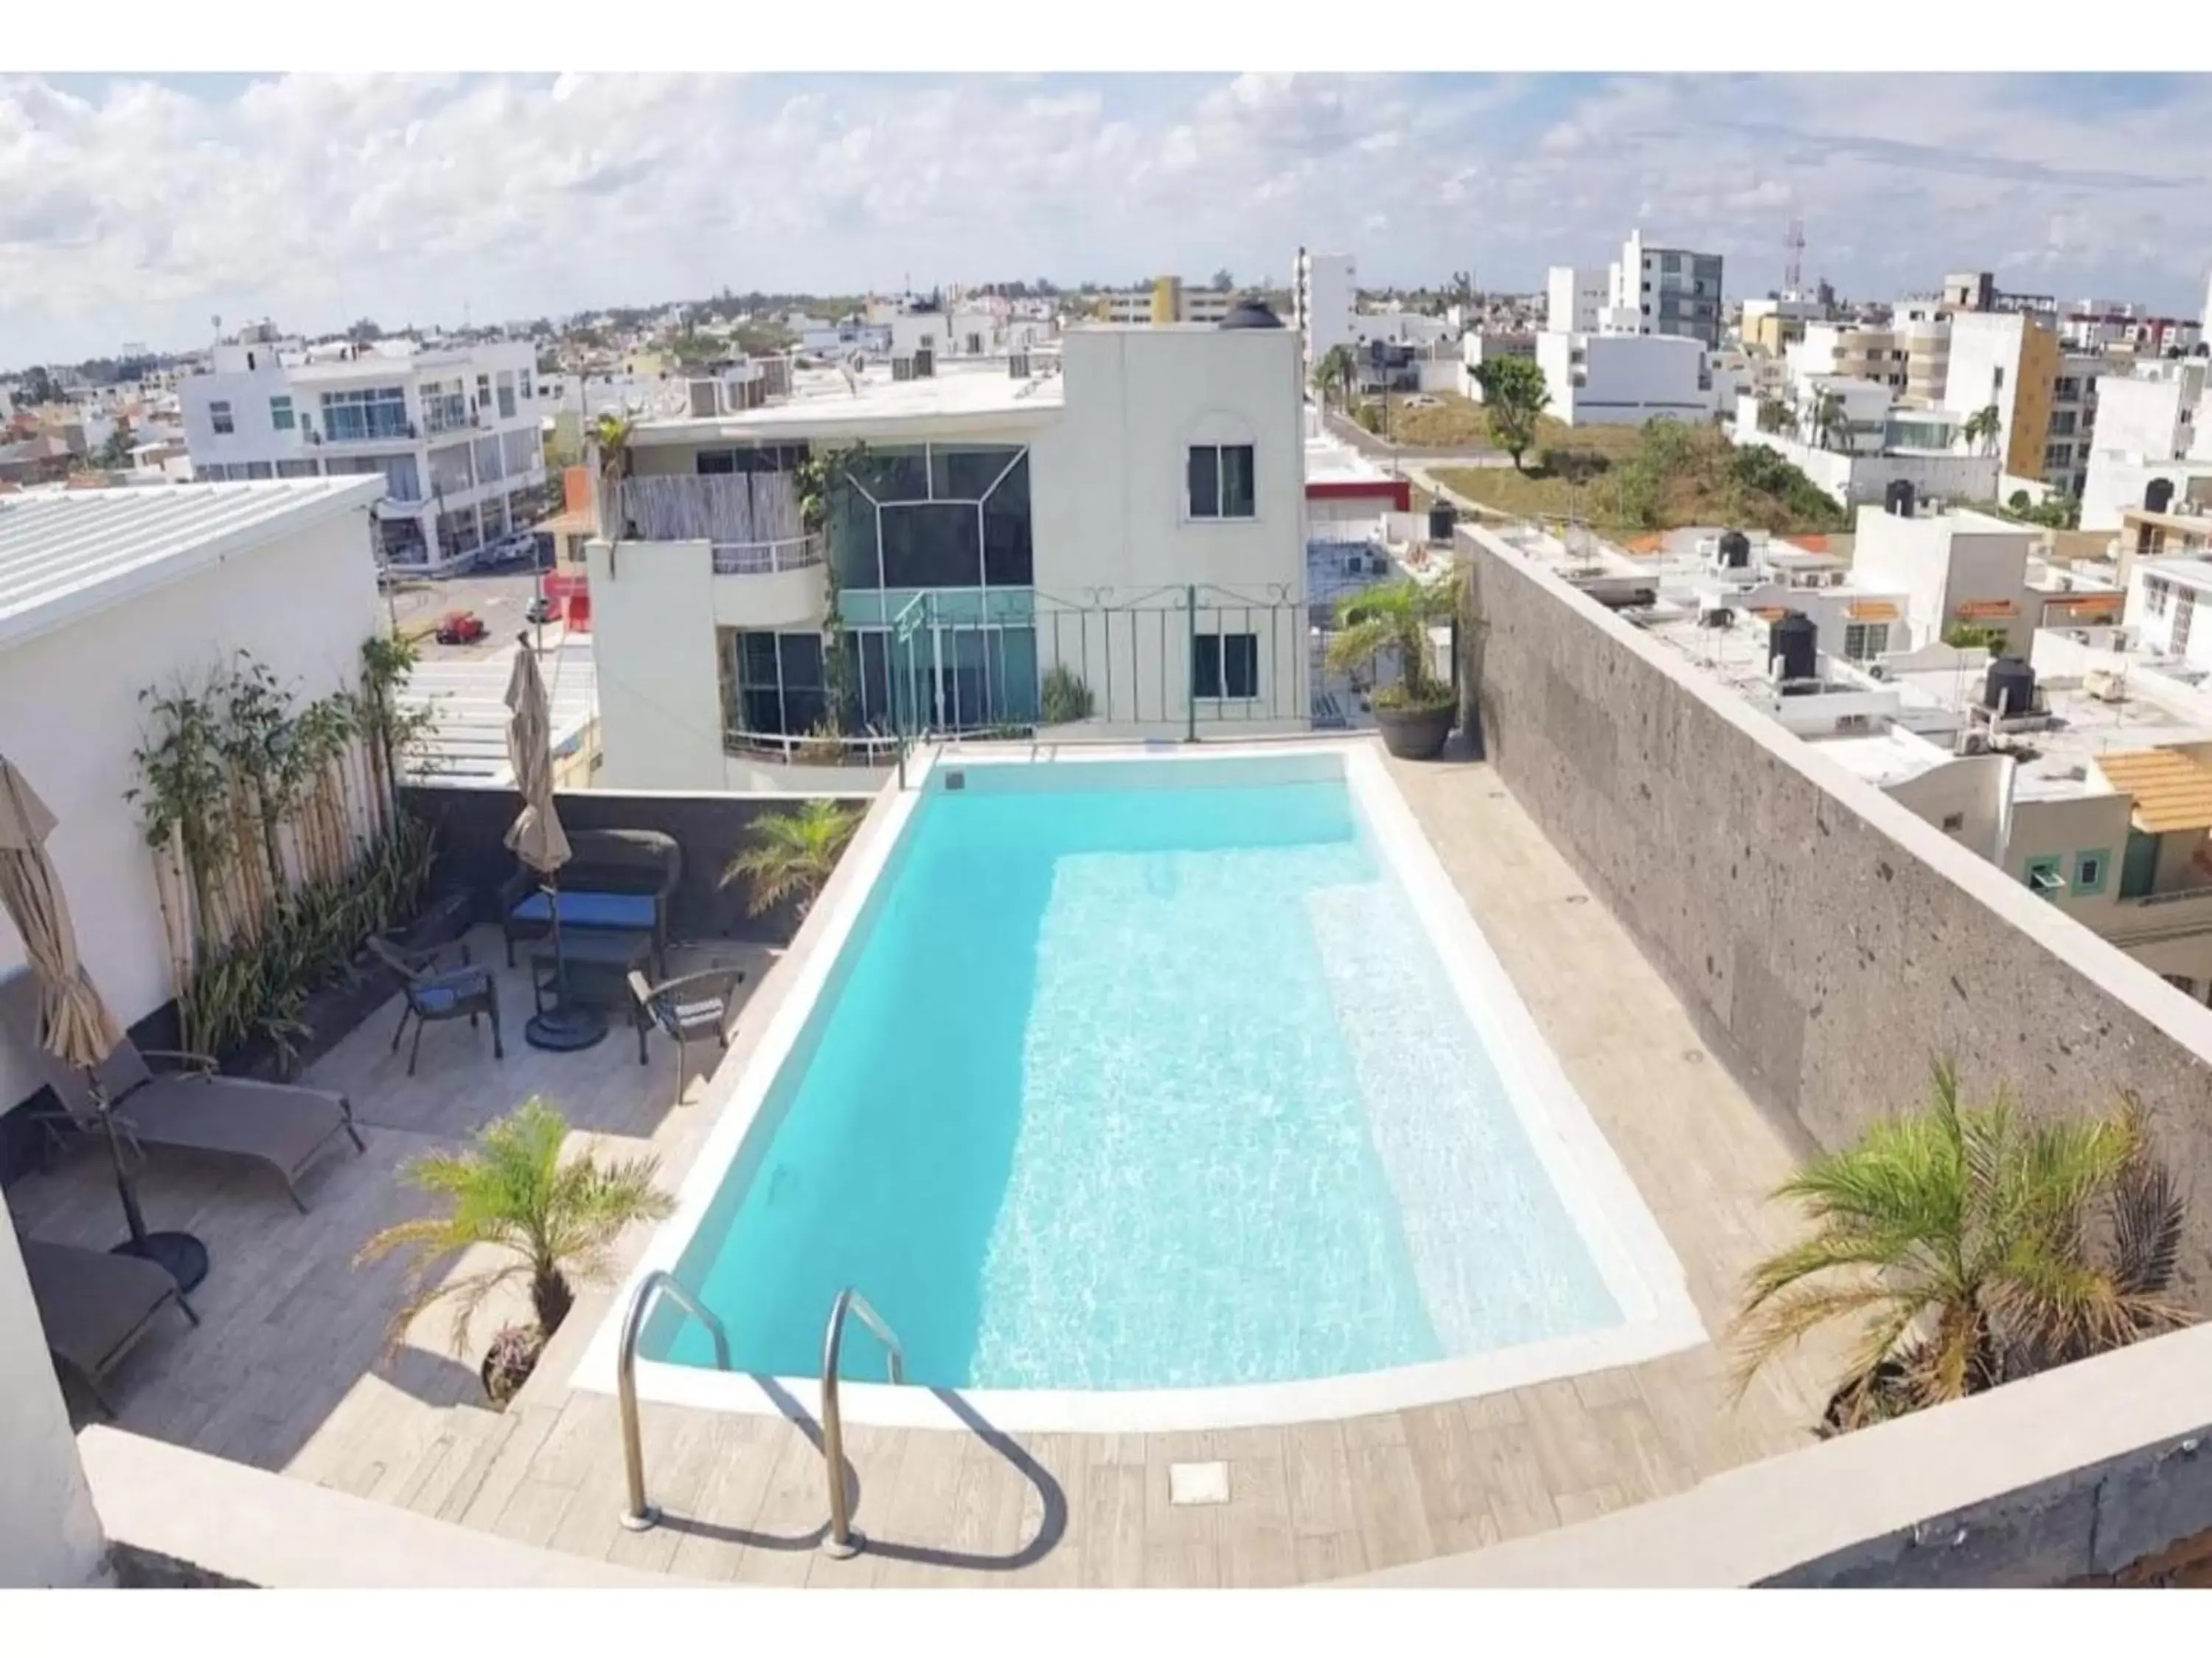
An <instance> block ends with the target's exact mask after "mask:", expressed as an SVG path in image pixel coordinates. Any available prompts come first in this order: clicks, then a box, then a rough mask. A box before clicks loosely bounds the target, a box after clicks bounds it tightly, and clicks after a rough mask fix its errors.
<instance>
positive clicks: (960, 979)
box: [643, 755, 1622, 1389]
mask: <svg viewBox="0 0 2212 1658" xmlns="http://www.w3.org/2000/svg"><path fill="white" fill-rule="evenodd" d="M963 778H964V781H963V787H962V789H960V790H959V792H957V793H951V792H945V791H944V790H943V789H942V787H941V785H942V783H943V782H944V773H943V772H942V771H939V774H938V775H937V776H935V777H933V779H932V783H931V788H930V790H929V792H928V793H927V794H926V795H924V797H923V798H922V800H921V803H920V805H919V807H918V809H917V810H916V812H915V815H914V817H913V818H912V820H910V821H909V822H908V824H907V826H906V828H905V831H904V833H903V835H902V839H901V842H900V844H899V845H898V846H897V847H896V849H895V850H894V851H893V853H892V855H891V859H890V863H888V864H887V866H886V867H885V869H884V873H883V875H882V876H881V878H880V879H879V880H878V881H877V883H876V885H875V887H874V889H873V891H872V893H871V895H870V899H869V901H868V905H867V907H866V910H865V911H863V913H862V915H861V917H860V920H859V922H858V923H857V925H856V926H855V928H854V932H853V934H852V936H850V938H849V939H848V941H847V942H846V945H845V948H844V949H843V951H842V954H841V956H840V959H839V960H838V963H837V965H836V970H835V971H834V972H833V973H832V975H831V977H830V979H829V983H828V984H827V986H826V987H825V990H824V992H823V997H822V998H821V1001H820V1002H819V1003H817V1007H816V1009H815V1010H814V1013H813V1015H812V1016H811V1019H810V1021H809V1023H808V1027H807V1029H806V1032H805V1035H804V1036H803V1037H802V1038H801V1039H800V1041H799V1045H798V1046H797V1047H795V1048H794V1049H793V1051H792V1053H791V1055H790V1056H789V1058H787V1060H786V1061H785V1063H784V1064H783V1066H782V1068H781V1071H780V1073H779V1074H778V1076H777V1077H776V1080H775V1083H774V1085H773V1086H772V1088H771V1089H770V1092H769V1095H768V1098H767V1100H766V1102H765V1104H764V1106H763V1110H762V1112H761V1115H760V1117H759V1118H758V1119H757V1121H756V1124H755V1125H754V1128H753V1130H752V1131H751V1132H750V1134H749V1136H748V1137H747V1140H746V1143H745V1146H744V1149H743V1150H742V1151H741V1153H740V1155H739V1156H738V1160H737V1161H736V1164H735V1165H734V1167H732V1170H731V1171H730V1173H729V1175H728V1176H727V1177H726V1179H725V1181H724V1184H723V1186H722V1187H721V1189H720V1193H719V1194H718V1196H717V1198H715V1200H714V1204H713V1206H712V1208H711V1209H710V1210H709V1211H708V1215H707V1216H706V1218H705V1221H704V1222H703V1223H702V1226H701V1228H700V1229H699V1231H698V1233H697V1234H696V1235H695V1236H694V1238H693V1239H692V1240H691V1242H690V1246H689V1247H688V1248H687V1250H686V1252H685V1253H684V1258H683V1259H682V1261H681V1262H680V1263H679V1265H678V1277H680V1278H681V1279H682V1280H683V1281H684V1283H685V1284H686V1285H687V1286H688V1287H690V1288H691V1289H694V1290H695V1291H696V1292H698V1293H700V1294H701V1295H702V1299H703V1300H704V1301H705V1302H706V1304H707V1305H708V1307H709V1308H712V1309H713V1310H714V1312H715V1314H717V1315H718V1316H720V1318H721V1320H723V1322H724V1323H725V1325H726V1326H727V1328H728V1331H729V1334H730V1338H731V1344H732V1358H733V1361H734V1362H735V1363H736V1364H737V1366H738V1368H743V1369H747V1370H752V1371H756V1372H760V1373H766V1374H773V1375H802V1376H803V1375H813V1374H815V1373H816V1372H817V1370H818V1369H819V1368H820V1363H821V1343H822V1327H823V1320H824V1318H825V1317H826V1316H827V1314H828V1311H829V1304H830V1302H831V1300H832V1299H833V1298H834V1297H835V1295H836V1292H837V1291H838V1290H839V1289H841V1288H842V1287H843V1286H845V1285H847V1284H852V1285H854V1286H856V1287H858V1288H859V1289H860V1291H861V1293H862V1294H864V1295H866V1296H867V1297H868V1299H869V1300H870V1301H872V1303H873V1304H874V1305H875V1306H876V1308H878V1310H879V1311H880V1312H881V1313H882V1314H884V1317H885V1318H886V1319H887V1320H889V1321H890V1324H891V1325H892V1326H893V1327H894V1328H895V1329H896V1331H897V1332H898V1334H899V1336H900V1338H901V1340H902V1343H903V1344H904V1346H905V1349H906V1356H907V1368H908V1380H909V1381H917V1382H921V1383H926V1384H933V1385H941V1386H950V1387H991V1388H1081V1389H1127V1388H1152V1387H1213V1386H1220V1385H1225V1384H1231V1383H1252V1382H1270V1381H1299V1380H1307V1379H1311V1378H1316V1377H1322V1376H1332V1375H1348V1374H1353V1373H1357V1372H1362V1371H1370V1370H1376V1369H1383V1368H1392V1367H1396V1366H1401V1365H1408V1364H1417V1363H1422V1362H1428V1361H1432V1360H1437V1359H1443V1358H1450V1357H1459V1356H1469V1355H1473V1354H1477V1353H1482V1352H1486V1351H1489V1350H1493V1349H1497V1348H1502V1347H1507V1346H1512V1345H1516V1344H1522V1343H1526V1342H1532V1341H1538V1340H1542V1339H1546V1338H1555V1337H1561V1336H1567V1335H1571V1334H1576V1333H1579V1332H1586V1331H1591V1330H1595V1329H1598V1328H1601V1327H1604V1326H1612V1325H1615V1324H1618V1323H1620V1321H1621V1317H1622V1315H1621V1313H1620V1308H1619V1307H1618V1306H1617V1304H1616V1303H1615V1301H1614V1300H1613V1296H1612V1295H1611V1293H1610V1292H1609V1291H1608V1289H1607V1287H1606V1285H1605V1283H1604V1282H1603V1281H1602V1279H1601V1276H1600V1274H1599V1271H1598V1269H1597V1267H1596V1265H1595V1263H1594V1262H1593V1260H1592V1259H1591V1258H1590V1256H1589V1252H1588V1250H1587V1249H1586V1247H1585V1246H1584V1244H1583V1240H1582V1238H1581V1235H1580V1234H1579V1233H1578V1232H1577V1229H1576V1227H1575V1225H1574V1223H1573V1222H1572V1220H1571V1218H1570V1216H1568V1214H1567V1212H1566V1210H1565V1208H1564V1207H1563V1205H1562V1204H1561V1203H1560V1200H1559V1195H1558V1193H1557V1192H1556V1191H1555V1190H1554V1189H1553V1186H1552V1183H1551V1180H1550V1179H1549V1177H1548V1175H1547V1173H1546V1171H1545V1169H1544V1168H1543V1167H1542V1166H1541V1164H1540V1163H1539V1162H1538V1161H1537V1159H1536V1157H1535V1155H1534V1152H1533V1150H1532V1149H1530V1147H1529V1145H1528V1140H1527V1138H1526V1137H1525V1135H1524V1133H1523V1132H1522V1127H1521V1125H1520V1122H1519V1120H1518V1119H1516V1117H1515V1115H1514V1112H1513V1110H1512V1107H1511V1106H1510V1103H1509V1101H1508V1100H1507V1098H1506V1095H1505V1092H1504V1084H1503V1083H1502V1082H1501V1080H1500V1077H1499V1075H1498V1068H1497V1066H1496V1065H1495V1064H1493V1063H1492V1058H1491V1057H1490V1055H1489V1054H1488V1053H1487V1052H1486V1051H1485V1048H1484V1045H1483V1043H1482V1041H1481V1039H1480V1037H1479V1035H1478V1033H1477V1032H1476V1030H1475V1028H1474V1026H1473V1024H1472V1023H1471V1022H1470V1021H1469V1020H1468V1016H1467V1013H1466V1010H1465V1009H1464V1008H1463V1007H1462V1005H1461V1003H1460V1002H1459V999H1458V997H1457V996H1456V994H1455V991H1454V990H1453V989H1452V987H1451V985H1450V984H1449V982H1448V981H1447V980H1446V978H1445V977H1444V974H1443V968H1442V964H1441V963H1440V962H1439V961H1438V960H1437V955H1436V954H1435V951H1434V949H1433V948H1432V947H1431V944H1430V942H1429V940H1428V938H1427V936H1426V935H1425V933H1424V931H1423V930H1422V928H1421V925H1420V922H1419V918H1418V917H1416V916H1415V914H1414V913H1413V907H1412V904H1411V902H1410V900H1409V899H1408V898H1407V894H1406V893H1405V891H1404V889H1403V888H1402V887H1401V885H1400V884H1399V882H1398V881H1397V880H1396V878H1395V876H1394V875H1393V874H1392V873H1391V871H1390V869H1389V865H1388V863H1387V861H1386V860H1385V859H1384V858H1383V857H1382V856H1381V855H1380V854H1379V853H1378V851H1377V850H1376V846H1375V844H1374V843H1373V841H1372V839H1371V838H1370V833H1369V832H1368V831H1367V829H1366V827H1365V826H1364V824H1363V822H1362V821H1361V819H1360V817H1359V814H1358V811H1357V810H1356V808H1355V806H1354V802H1353V800H1352V795H1351V792H1350V790H1349V789H1347V787H1346V783H1345V780H1344V777H1343V774H1342V771H1341V762H1340V760H1338V759H1336V758H1335V757H1334V756H1327V755H1322V756H1314V755H1306V756H1301V757H1297V759H1296V762H1295V763H1293V762H1291V759H1290V758H1289V757H1285V759H1281V760H1251V761H1237V760H1220V761H1206V762H1191V761H1151V762H1145V761H1136V762H1127V763H1122V762H1115V763H1105V762H1098V763H1085V764H1079V765H1037V766H1004V765H1000V766H970V767H968V768H966V769H965V771H964V772H963ZM643 1351H644V1352H645V1354H646V1355H647V1356H648V1357H659V1358H667V1359H672V1360H674V1361H676V1362H683V1363H690V1364H700V1365H705V1364H709V1363H711V1362H712V1354H711V1349H710V1347H709V1344H708V1341H707V1338H705V1336H704V1335H703V1334H702V1332H700V1331H699V1330H698V1328H697V1326H696V1325H695V1324H692V1323H690V1322H688V1321H683V1320H678V1319H677V1318H675V1317H674V1316H673V1314H672V1311H671V1309H669V1308H663V1309H662V1311H661V1312H660V1313H659V1314H657V1315H656V1316H655V1319H654V1320H653V1323H652V1324H651V1325H649V1326H648V1327H647V1332H646V1336H645V1341H644V1345H643ZM883 1362H884V1361H883V1356H882V1354H881V1351H880V1350H879V1349H878V1348H877V1347H876V1345H875V1344H874V1340H873V1338H872V1337H871V1336H869V1335H868V1334H867V1332H866V1331H864V1330H862V1329H861V1328H860V1326H859V1325H858V1324H857V1322H856V1323H855V1324H854V1326H853V1327H852V1329H851V1330H850V1332H849V1334H848V1344H847V1350H846V1358H845V1366H844V1368H845V1372H846V1374H848V1375H852V1376H854V1377H856V1378H862V1379H867V1380H880V1379H881V1377H882V1375H883V1374H884V1371H883Z"/></svg>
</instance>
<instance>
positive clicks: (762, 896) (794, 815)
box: [720, 800, 860, 920]
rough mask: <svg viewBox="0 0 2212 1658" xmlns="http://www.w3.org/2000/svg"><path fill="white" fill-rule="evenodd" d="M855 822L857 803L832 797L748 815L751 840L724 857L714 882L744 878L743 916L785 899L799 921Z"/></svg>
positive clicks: (761, 911)
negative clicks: (726, 859) (728, 857)
mask: <svg viewBox="0 0 2212 1658" xmlns="http://www.w3.org/2000/svg"><path fill="white" fill-rule="evenodd" d="M859 827H860V810H859V808H856V807H852V806H848V805H845V804H844V803H843V802H839V801H834V800H811V801H808V802H805V804H803V805H801V806H799V807H796V808H793V809H792V810H790V811H785V812H769V813H767V814H763V816H761V817H758V818H756V819H754V820H753V822H752V826H751V827H750V829H749V830H748V831H747V834H748V835H749V836H750V840H751V844H750V845H749V846H747V847H745V848H744V850H742V851H740V852H738V855H737V856H735V857H733V858H732V859H731V860H730V862H729V864H728V866H727V867H726V869H723V871H722V879H721V882H720V884H721V885H722V886H724V887H728V886H731V885H732V884H734V883H736V882H738V881H744V882H746V883H747V885H748V891H747V893H746V895H745V913H746V914H747V915H754V916H758V915H765V914H767V913H768V912H769V911H770V910H773V909H775V907H776V906H777V905H780V904H785V903H788V904H790V905H792V906H793V911H794V912H795V913H796V914H797V915H798V916H799V918H800V919H801V920H804V919H805V916H806V911H807V910H808V909H809V908H810V907H811V905H812V904H813V902H814V900H815V899H816V898H817V896H819V894H820V893H821V891H822V887H823V883H824V882H825V881H828V880H829V872H830V871H831V870H833V869H836V867H837V859H838V857H839V856H840V855H842V853H843V851H844V850H845V843H846V842H847V841H848V840H850V839H852V838H853V832H854V830H855V829H857V828H859Z"/></svg>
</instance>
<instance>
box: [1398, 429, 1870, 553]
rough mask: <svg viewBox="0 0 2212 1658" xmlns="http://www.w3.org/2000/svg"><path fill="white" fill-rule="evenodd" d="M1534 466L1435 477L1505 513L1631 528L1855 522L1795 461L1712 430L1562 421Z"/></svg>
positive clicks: (1790, 527) (1792, 527)
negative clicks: (1564, 424) (1749, 447)
mask: <svg viewBox="0 0 2212 1658" xmlns="http://www.w3.org/2000/svg"><path fill="white" fill-rule="evenodd" d="M1546 424H1547V427H1551V426H1552V424H1553V423H1550V422H1547V423H1546ZM1436 477H1437V481H1438V482H1439V483H1441V484H1443V485H1445V486H1446V487H1447V488H1449V489H1452V490H1455V491H1458V492H1459V493H1460V494H1461V495H1462V496H1465V497H1467V498H1468V499H1469V500H1471V501H1475V502H1479V503H1481V504H1482V505H1484V506H1486V507H1489V508H1491V509H1493V510H1495V511H1498V512H1502V513H1506V514H1509V515H1512V516H1515V517H1525V518H1565V517H1569V516H1579V517H1583V518H1585V519H1587V520H1588V521H1589V522H1590V523H1591V524H1593V525H1594V526H1595V527H1598V528H1599V529H1601V530H1605V531H1609V532H1613V533H1623V534H1634V533H1639V532H1644V531H1650V530H1664V529H1678V528H1680V527H1683V526H1685V525H1690V524H1729V525H1737V526H1741V527H1744V528H1747V529H1765V530H1771V531H1775V532H1778V533H1784V534H1789V533H1818V532H1824V531H1830V530H1840V529H1845V528H1848V527H1850V526H1849V521H1848V519H1847V518H1846V517H1845V515H1844V511H1843V509H1841V508H1839V507H1838V506H1837V505H1836V504H1835V503H1833V502H1832V501H1830V500H1829V499H1828V497H1826V496H1825V495H1823V494H1821V493H1820V491H1819V490H1818V489H1816V488H1815V487H1814V485H1813V484H1812V482H1811V480H1810V479H1807V478H1806V477H1805V475H1804V474H1803V473H1802V472H1798V471H1797V469H1796V467H1794V466H1789V465H1788V464H1787V463H1786V462H1784V461H1783V460H1781V458H1780V457H1779V456H1778V455H1775V454H1772V452H1771V451H1769V450H1744V449H1738V448H1735V446H1734V445H1732V444H1731V443H1729V441H1728V440H1727V439H1726V438H1725V437H1723V436H1722V435H1721V434H1720V433H1719V432H1718V431H1717V430H1714V429H1712V428H1711V427H1700V426H1682V425H1677V424H1673V423H1671V422H1656V423H1654V424H1651V425H1650V426H1645V427H1641V428H1638V427H1621V426H1601V427H1595V428H1581V429H1577V430H1569V429H1567V428H1565V427H1555V428H1553V431H1552V432H1550V433H1547V436H1546V437H1545V438H1543V439H1540V440H1539V443H1538V446H1537V448H1536V449H1535V450H1534V452H1532V454H1530V455H1529V456H1528V471H1527V472H1525V473H1524V472H1514V471H1511V470H1510V469H1509V468H1505V467H1474V466H1454V467H1444V468H1440V469H1439V470H1438V471H1437V474H1436Z"/></svg>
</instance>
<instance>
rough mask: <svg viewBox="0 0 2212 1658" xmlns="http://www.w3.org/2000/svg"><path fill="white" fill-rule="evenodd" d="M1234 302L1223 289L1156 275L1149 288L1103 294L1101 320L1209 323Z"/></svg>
mask: <svg viewBox="0 0 2212 1658" xmlns="http://www.w3.org/2000/svg"><path fill="white" fill-rule="evenodd" d="M1236 303H1237V296H1236V295H1234V294H1232V293H1230V292H1229V291H1228V290H1225V289H1219V288H1186V287H1184V286H1183V285H1182V277H1156V278H1154V280H1153V283H1152V286H1151V287H1149V288H1139V289H1136V290H1133V291H1130V292H1127V293H1120V294H1109V295H1108V296H1106V318H1105V320H1107V321H1109V322H1118V323H1123V324H1132V323H1150V324H1152V325H1153V326H1156V327H1158V326H1166V325H1168V324H1170V323H1177V322H1189V323H1204V324H1212V323H1217V322H1219V321H1220V320H1222V319H1223V318H1224V317H1225V316H1227V315H1228V314H1229V312H1230V309H1231V308H1232V307H1233V306H1234V305H1235V304H1236Z"/></svg>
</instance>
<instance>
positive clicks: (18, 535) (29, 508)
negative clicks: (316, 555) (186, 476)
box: [0, 478, 384, 646]
mask: <svg viewBox="0 0 2212 1658" xmlns="http://www.w3.org/2000/svg"><path fill="white" fill-rule="evenodd" d="M383 493H384V480H383V479H381V478H298V479H277V480H272V481H270V482H267V483H257V484H167V485H142V486H137V487H130V488H117V489H104V490H53V491H27V492H25V493H23V494H21V495H7V496H0V646H6V645H9V644H15V643H20V642H21V641H22V640H25V639H27V638H31V637H35V636H36V635H39V634H41V633H46V632H50V631H52V630H53V629H55V628H58V627H61V626H64V625H66V624H68V623H70V622H73V621H76V620H79V619H82V618H83V617H85V616H88V615H90V614H92V613H94V612H96V611H100V610H105V609H106V608H107V607H110V606H112V605H117V604H121V603H122V602H124V601H125V600H128V599H131V598H135V597H136V596H137V595H138V594H142V593H145V592H148V591H149V590H151V589H153V588H158V587H161V586H163V585H165V584H166V583H167V582H173V581H177V580H179V579H180V578H182V577H184V576H189V575H191V573H192V572H193V571H195V570H201V569H204V568H206V567H207V566H209V565H211V564H218V563H220V562H221V561H222V559H224V558H228V557H230V556H232V555H234V554H235V553H239V552H247V551H250V550H251V549H252V548H254V547H258V546H263V545H264V544H266V543H267V542H270V541H271V540H274V539H277V538H278V537H280V536H284V535H290V534H294V533H297V532H299V531H301V530H302V529H305V528H307V527H310V526H312V525H314V524H319V523H320V522H322V521H325V520H326V519H329V518H331V517H334V516H336V515H338V514H339V513H342V512H345V511H348V510H350V509H356V508H357V509H361V510H362V512H363V513H364V515H365V514H366V512H367V509H368V507H369V505H370V503H373V502H374V501H375V500H376V498H377V497H379V496H380V495H382V494H383ZM362 557H363V558H367V557H368V545H367V543H366V542H364V543H363V545H362Z"/></svg>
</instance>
